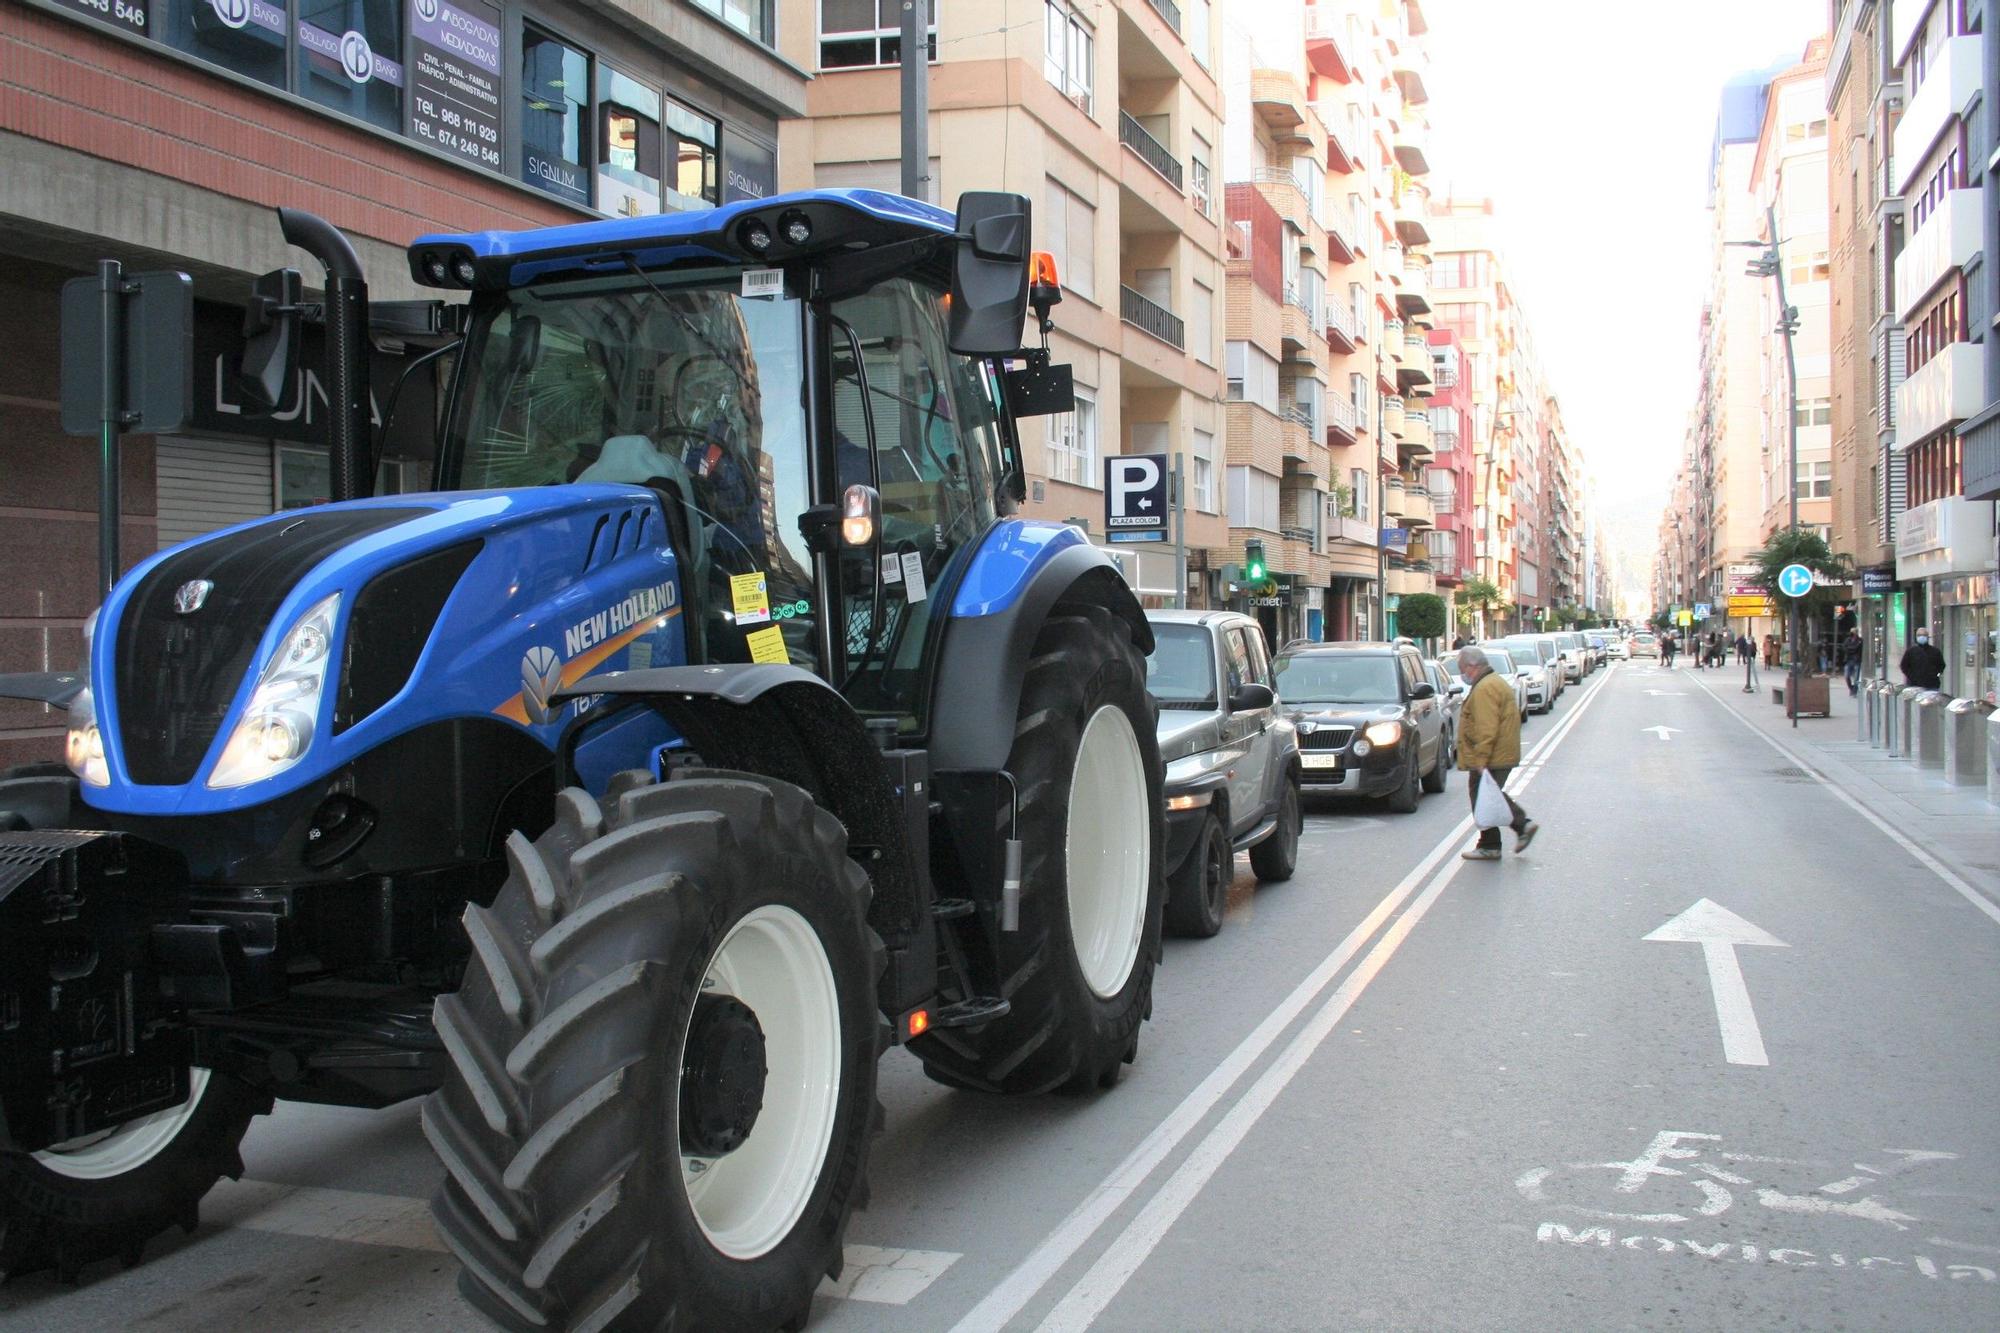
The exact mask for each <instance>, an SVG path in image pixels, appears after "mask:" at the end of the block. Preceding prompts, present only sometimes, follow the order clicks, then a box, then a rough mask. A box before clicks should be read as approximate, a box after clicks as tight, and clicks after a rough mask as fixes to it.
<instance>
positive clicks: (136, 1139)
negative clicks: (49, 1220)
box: [35, 1069, 208, 1180]
mask: <svg viewBox="0 0 2000 1333" xmlns="http://www.w3.org/2000/svg"><path fill="white" fill-rule="evenodd" d="M207 1090H208V1071H207V1070H206V1069H190V1070H189V1071H188V1099H187V1100H186V1101H184V1102H182V1103H181V1104H180V1105H179V1106H172V1107H168V1108H167V1109H166V1110H164V1111H155V1112H153V1114H151V1115H149V1116H141V1117H140V1118H139V1119H137V1120H130V1121H127V1122H126V1123H124V1124H122V1125H120V1126H118V1128H116V1129H113V1130H109V1131H107V1132H105V1133H103V1134H91V1135H86V1136H85V1137H83V1138H80V1139H71V1140H69V1141H68V1142H67V1143H58V1144H55V1145H53V1146H52V1147H48V1148H44V1149H43V1150H42V1151H40V1152H38V1153H36V1154H35V1160H36V1161H37V1162H39V1163H40V1164H41V1165H43V1166H45V1167H47V1168H48V1169H49V1170H51V1171H53V1172H55V1173H56V1174H57V1175H59V1176H67V1177H69V1178H70V1179H71V1180H109V1179H111V1178H112V1177H113V1176H122V1175H124V1174H125V1173H126V1172H128V1171H136V1170H138V1169H139V1168H140V1167H142V1166H144V1165H145V1164H146V1163H148V1162H150V1161H152V1160H153V1159H154V1158H155V1157H158V1156H159V1155H160V1153H161V1152H162V1151H164V1150H165V1148H166V1146H167V1145H168V1144H170V1143H172V1142H173V1141H174V1140H175V1139H176V1138H178V1137H179V1136H180V1132H181V1131H182V1130H183V1129H185V1128H187V1123H188V1121H190V1120H192V1119H194V1112H195V1108H196V1107H197V1106H199V1105H201V1095H202V1093H203V1092H205V1091H207Z"/></svg>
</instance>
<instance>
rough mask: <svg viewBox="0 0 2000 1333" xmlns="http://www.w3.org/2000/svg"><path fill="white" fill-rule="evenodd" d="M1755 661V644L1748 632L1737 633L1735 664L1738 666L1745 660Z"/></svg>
mask: <svg viewBox="0 0 2000 1333" xmlns="http://www.w3.org/2000/svg"><path fill="white" fill-rule="evenodd" d="M1756 661H1757V645H1756V644H1754V643H1752V642H1751V641H1750V636H1749V634H1748V633H1744V634H1739V635H1737V636H1736V664H1737V665H1738V666H1741V665H1743V664H1744V663H1746V662H1749V663H1752V664H1754V663H1755V662H1756Z"/></svg>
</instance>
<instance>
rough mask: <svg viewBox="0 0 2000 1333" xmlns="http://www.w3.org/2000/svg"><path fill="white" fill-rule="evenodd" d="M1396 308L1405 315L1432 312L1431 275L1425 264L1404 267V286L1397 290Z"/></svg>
mask: <svg viewBox="0 0 2000 1333" xmlns="http://www.w3.org/2000/svg"><path fill="white" fill-rule="evenodd" d="M1396 307H1397V308H1398V309H1399V310H1401V311H1402V312H1403V313H1404V314H1405V315H1428V314H1429V313H1430V312H1431V275H1430V268H1429V266H1428V265H1425V264H1410V263H1405V264H1404V265H1403V281H1402V285H1401V286H1400V287H1398V288H1397V289H1396Z"/></svg>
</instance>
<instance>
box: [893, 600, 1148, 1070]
mask: <svg viewBox="0 0 2000 1333" xmlns="http://www.w3.org/2000/svg"><path fill="white" fill-rule="evenodd" d="M1157 716H1158V712H1157V706H1156V705H1155V704H1154V702H1153V698H1152V696H1151V695H1150V694H1148V693H1147V692H1146V664H1145V659H1144V658H1143V657H1142V656H1141V654H1140V652H1139V649H1138V647H1137V645H1136V644H1134V642H1133V640H1132V627H1131V626H1130V625H1129V624H1127V623H1126V622H1125V621H1124V620H1123V619H1122V618H1121V617H1119V616H1118V615H1116V614H1114V613H1113V612H1111V611H1109V610H1106V609H1104V608H1103V607H1099V606H1090V605H1080V606H1079V605H1066V606H1062V607H1058V608H1057V610H1056V611H1055V612H1054V613H1053V614H1052V615H1051V616H1050V617H1049V620H1048V622H1047V623H1046V624H1044V625H1043V626H1042V629H1041V632H1040V633H1039V634H1038V635H1037V636H1036V639H1035V645H1034V648H1033V650H1032V652H1031V654H1030V657H1029V661H1028V670H1027V675H1026V677H1025V679H1024V680H1023V681H1022V683H1021V702H1020V706H1019V710H1018V711H1017V713H1016V714H1015V723H1014V744H1013V749H1012V751H1011V752H1010V753H1009V755H1008V757H1007V769H1008V771H1009V772H1011V773H1012V774H1013V775H1014V781H1015V783H1016V785H1017V787H1018V789H1019V791H1020V801H1021V805H1020V814H1021V834H1020V836H1021V841H1022V846H1023V849H1024V851H1025V858H1024V863H1023V865H1022V873H1021V917H1020V929H1019V930H1016V931H1010V932H1005V933H998V934H994V935H991V936H980V937H978V938H977V939H976V940H975V941H973V947H972V948H971V949H969V950H968V952H983V951H986V950H988V949H991V950H994V951H996V952H997V957H996V962H997V967H996V968H995V969H994V975H993V976H992V977H990V978H981V979H980V980H982V981H990V983H991V984H992V986H993V987H994V989H993V990H992V991H991V992H989V993H992V994H997V995H999V996H1000V997H1001V998H1002V999H1005V1000H1007V1001H1008V1002H1009V1005H1010V1006H1011V1007H1010V1009H1009V1011H1008V1012H1007V1013H1006V1014H1005V1015H1004V1016H1002V1017H1001V1018H998V1019H996V1020H994V1021H993V1022H990V1023H987V1024H984V1025H982V1026H979V1027H968V1028H945V1029H938V1028H933V1029H932V1030H931V1031H930V1032H929V1033H928V1034H926V1035H925V1036H923V1037H920V1038H918V1039H917V1040H915V1041H913V1042H912V1043H911V1044H910V1049H911V1051H912V1052H913V1053H915V1054H916V1056H917V1057H918V1058H919V1059H921V1060H922V1061H923V1062H924V1065H925V1066H926V1067H927V1068H928V1069H929V1070H931V1071H932V1073H933V1076H934V1077H937V1078H938V1080H939V1081H940V1082H947V1083H952V1084H956V1085H961V1086H965V1087H970V1088H977V1089H981V1090H984V1091H987V1092H1002V1093H1041V1092H1065V1093H1082V1092H1089V1091H1092V1090H1094V1089H1097V1088H1108V1087H1110V1086H1111V1085H1112V1084H1113V1083H1115V1082H1117V1080H1118V1075H1119V1072H1120V1069H1121V1067H1122V1065H1123V1064H1125V1063H1129V1062H1130V1061H1131V1060H1132V1059H1134V1058H1135V1057H1136V1055H1137V1053H1138V1049H1139V1025H1140V1023H1142V1022H1144V1021H1145V1019H1146V1018H1147V1017H1148V1016H1150V1014H1151V1013H1152V1007H1153V969H1154V966H1155V965H1156V964H1157V963H1158V961H1159V956H1160V925H1161V913H1162V910H1163V907H1164V904H1165V900H1166V885H1165V873H1164V868H1163V866H1162V837H1163V829H1164V821H1165V805H1164V800H1163V797H1162V796H1161V792H1160V784H1161V768H1160V747H1159V742H1158V740H1157V737H1156V734H1155V725H1156V720H1157ZM989 941H990V943H989ZM1079 941H1081V942H1079ZM989 956H992V955H989Z"/></svg>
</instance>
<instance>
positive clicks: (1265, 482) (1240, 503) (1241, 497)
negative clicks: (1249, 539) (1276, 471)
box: [1229, 467, 1281, 532]
mask: <svg viewBox="0 0 2000 1333" xmlns="http://www.w3.org/2000/svg"><path fill="white" fill-rule="evenodd" d="M1280 489H1281V488H1280V486H1279V484H1278V479H1277V478H1276V477H1274V476H1272V475H1271V474H1270V473H1268V472H1264V471H1260V470H1259V469H1257V468H1254V467H1233V468H1230V469H1229V526H1230V527H1232V528H1255V529H1257V530H1258V531H1260V532H1276V531H1278V524H1279V518H1278V501H1279V491H1280Z"/></svg>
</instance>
